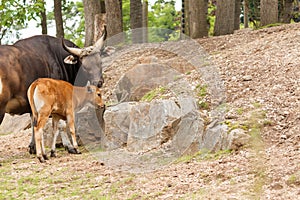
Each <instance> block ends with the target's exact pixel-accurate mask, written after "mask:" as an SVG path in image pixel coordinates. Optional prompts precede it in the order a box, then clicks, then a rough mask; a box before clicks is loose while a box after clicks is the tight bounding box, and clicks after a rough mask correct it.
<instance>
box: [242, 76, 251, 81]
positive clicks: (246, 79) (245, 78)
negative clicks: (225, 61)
mask: <svg viewBox="0 0 300 200" xmlns="http://www.w3.org/2000/svg"><path fill="white" fill-rule="evenodd" d="M243 81H252V76H251V75H245V76H243Z"/></svg>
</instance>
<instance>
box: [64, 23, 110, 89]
mask: <svg viewBox="0 0 300 200" xmlns="http://www.w3.org/2000/svg"><path fill="white" fill-rule="evenodd" d="M105 39H106V27H104V31H103V34H102V36H101V38H100V39H99V40H98V41H97V42H96V43H95V44H94V45H93V46H89V47H85V48H74V47H68V46H66V45H65V43H64V42H63V47H64V49H65V50H66V51H68V52H69V53H70V54H71V55H69V56H68V57H66V58H65V59H64V62H65V63H68V64H75V63H76V62H77V61H78V59H79V61H80V63H81V69H82V71H83V72H84V75H85V76H86V78H87V80H89V81H90V82H91V84H92V85H95V86H97V87H99V88H100V87H102V85H103V83H104V79H103V75H102V62H101V55H103V54H105V55H109V54H110V53H111V48H106V49H103V46H104V41H105Z"/></svg>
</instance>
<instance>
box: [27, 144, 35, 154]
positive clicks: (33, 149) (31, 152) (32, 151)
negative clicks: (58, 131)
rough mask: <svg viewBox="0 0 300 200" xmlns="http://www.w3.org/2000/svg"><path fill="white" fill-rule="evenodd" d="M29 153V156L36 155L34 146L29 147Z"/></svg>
mask: <svg viewBox="0 0 300 200" xmlns="http://www.w3.org/2000/svg"><path fill="white" fill-rule="evenodd" d="M28 147H29V153H30V154H36V150H35V146H32V145H29V146H28Z"/></svg>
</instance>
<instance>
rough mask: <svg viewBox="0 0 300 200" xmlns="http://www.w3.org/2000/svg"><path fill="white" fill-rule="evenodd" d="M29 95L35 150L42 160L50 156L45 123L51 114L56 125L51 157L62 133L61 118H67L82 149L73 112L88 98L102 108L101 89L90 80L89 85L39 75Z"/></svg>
mask: <svg viewBox="0 0 300 200" xmlns="http://www.w3.org/2000/svg"><path fill="white" fill-rule="evenodd" d="M27 96H28V100H29V104H30V107H31V110H32V120H33V126H34V134H35V145H36V154H37V158H38V159H39V160H40V162H45V160H47V159H48V158H47V155H46V153H45V147H44V142H43V127H44V126H45V124H46V122H47V120H48V118H49V116H50V115H51V116H52V126H53V141H52V147H51V157H55V143H56V138H57V136H58V134H59V130H58V121H59V120H60V119H63V120H66V121H67V125H68V127H69V129H70V133H71V136H72V142H73V145H74V148H75V152H77V153H80V151H79V150H78V145H77V141H76V136H75V125H74V120H75V115H74V112H75V110H77V109H79V108H81V107H82V106H83V105H84V104H85V103H88V102H90V103H92V104H93V105H95V106H98V107H101V108H103V107H104V103H103V100H102V96H101V90H100V89H99V88H98V87H96V86H93V85H90V84H89V83H88V85H87V86H86V87H75V86H72V85H71V84H70V83H68V82H65V81H61V80H54V79H50V78H40V79H37V80H36V81H34V82H33V83H32V84H31V85H30V87H29V89H28V91H27Z"/></svg>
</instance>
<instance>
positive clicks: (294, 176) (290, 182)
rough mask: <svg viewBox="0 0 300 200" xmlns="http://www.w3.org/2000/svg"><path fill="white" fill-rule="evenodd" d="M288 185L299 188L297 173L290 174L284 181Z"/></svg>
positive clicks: (299, 180) (299, 181)
mask: <svg viewBox="0 0 300 200" xmlns="http://www.w3.org/2000/svg"><path fill="white" fill-rule="evenodd" d="M286 183H287V184H288V185H295V186H299V185H300V176H299V173H296V174H292V175H290V176H289V178H288V180H287V181H286Z"/></svg>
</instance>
